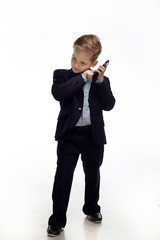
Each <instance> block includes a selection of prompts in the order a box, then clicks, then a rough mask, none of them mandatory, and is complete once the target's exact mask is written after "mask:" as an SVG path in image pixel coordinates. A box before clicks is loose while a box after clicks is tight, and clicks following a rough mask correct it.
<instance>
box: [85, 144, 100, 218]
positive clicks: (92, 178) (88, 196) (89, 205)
mask: <svg viewBox="0 0 160 240" xmlns="http://www.w3.org/2000/svg"><path fill="white" fill-rule="evenodd" d="M103 151H104V146H103V145H96V146H94V145H93V147H92V149H91V148H90V149H88V151H87V152H86V153H85V154H83V155H82V161H83V169H84V173H85V203H84V206H83V212H84V213H85V214H86V215H89V214H92V213H98V212H100V206H99V205H98V200H99V189H100V166H101V164H102V159H103Z"/></svg>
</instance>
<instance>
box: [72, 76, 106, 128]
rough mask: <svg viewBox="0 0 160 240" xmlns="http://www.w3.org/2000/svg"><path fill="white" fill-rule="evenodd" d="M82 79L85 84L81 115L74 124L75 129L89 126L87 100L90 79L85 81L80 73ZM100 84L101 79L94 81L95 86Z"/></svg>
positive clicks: (89, 118)
mask: <svg viewBox="0 0 160 240" xmlns="http://www.w3.org/2000/svg"><path fill="white" fill-rule="evenodd" d="M82 77H83V79H84V81H85V82H86V84H85V85H84V87H83V94H84V99H83V108H82V115H81V117H80V119H79V121H78V122H77V124H76V126H77V127H83V126H87V125H91V117H90V109H89V102H88V99H89V91H90V88H91V83H92V78H91V79H89V80H87V79H86V77H85V76H84V74H83V73H82ZM102 82H103V79H101V80H96V83H97V84H99V83H102Z"/></svg>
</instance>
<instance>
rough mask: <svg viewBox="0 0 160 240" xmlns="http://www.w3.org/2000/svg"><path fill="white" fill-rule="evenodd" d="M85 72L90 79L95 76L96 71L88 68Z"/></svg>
mask: <svg viewBox="0 0 160 240" xmlns="http://www.w3.org/2000/svg"><path fill="white" fill-rule="evenodd" d="M83 74H84V76H85V77H86V79H87V80H89V79H91V78H92V77H93V74H94V72H93V71H92V70H86V71H85V72H84V73H83Z"/></svg>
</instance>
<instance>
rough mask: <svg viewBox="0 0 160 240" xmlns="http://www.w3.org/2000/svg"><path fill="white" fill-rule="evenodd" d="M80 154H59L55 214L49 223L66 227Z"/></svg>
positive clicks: (55, 184)
mask: <svg viewBox="0 0 160 240" xmlns="http://www.w3.org/2000/svg"><path fill="white" fill-rule="evenodd" d="M78 157H79V154H78V153H73V154H70V155H66V156H65V154H61V155H59V156H58V161H57V170H56V174H55V180H54V186H53V193H52V199H53V214H52V215H51V217H50V218H49V222H48V224H49V225H52V226H54V227H55V228H56V227H65V225H66V211H67V207H68V202H69V196H70V190H71V185H72V180H73V173H74V169H75V167H76V164H77V160H78Z"/></svg>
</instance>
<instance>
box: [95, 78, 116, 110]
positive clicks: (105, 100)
mask: <svg viewBox="0 0 160 240" xmlns="http://www.w3.org/2000/svg"><path fill="white" fill-rule="evenodd" d="M95 91H96V95H97V97H98V99H99V102H100V104H101V107H102V109H103V110H105V111H110V110H111V109H112V108H113V107H114V105H115V101H116V100H115V98H114V96H113V94H112V91H111V87H110V82H109V79H108V78H107V77H104V80H103V82H102V83H95Z"/></svg>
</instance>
